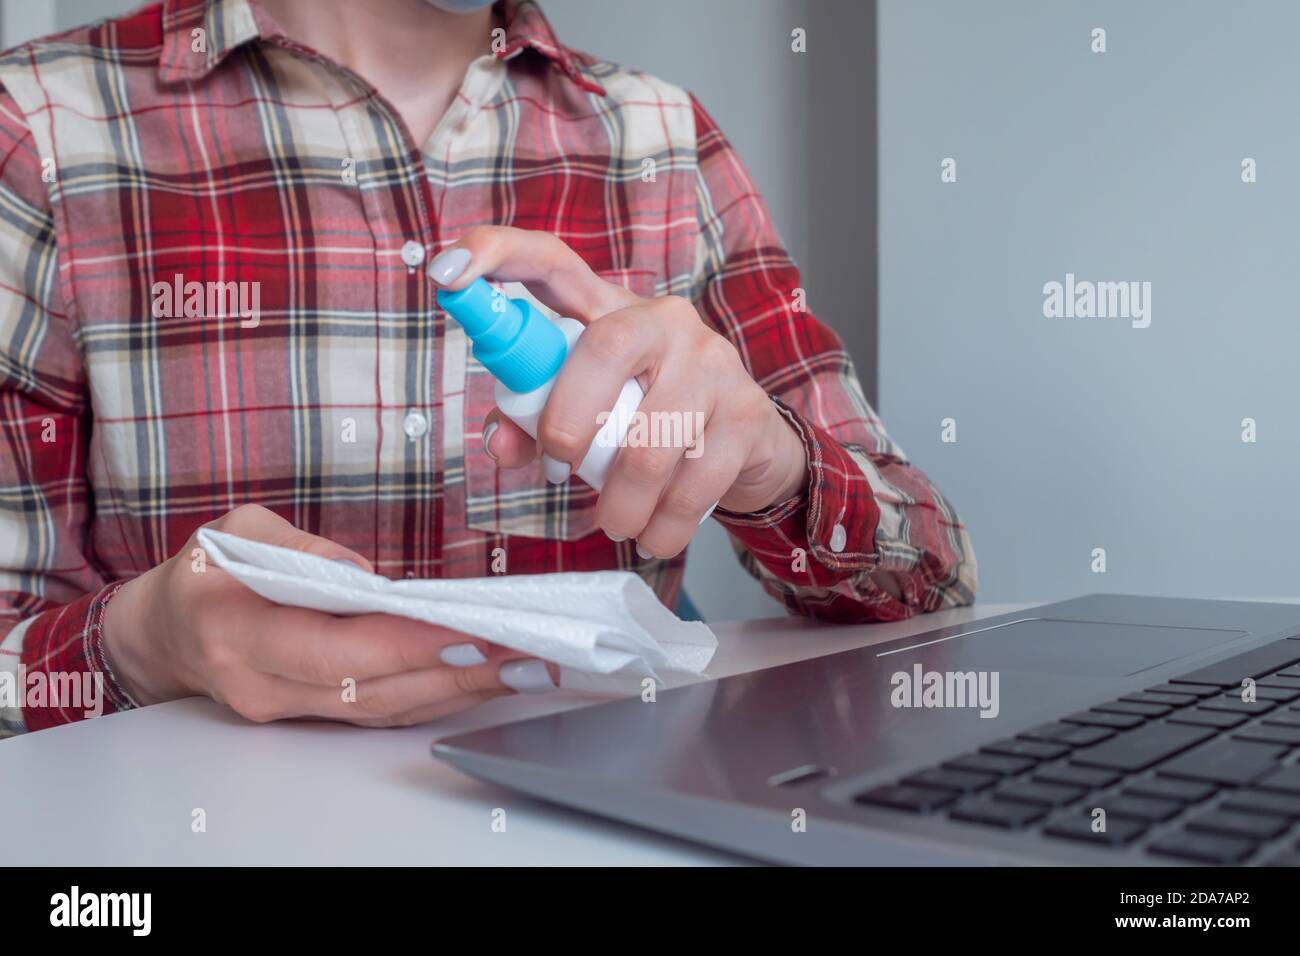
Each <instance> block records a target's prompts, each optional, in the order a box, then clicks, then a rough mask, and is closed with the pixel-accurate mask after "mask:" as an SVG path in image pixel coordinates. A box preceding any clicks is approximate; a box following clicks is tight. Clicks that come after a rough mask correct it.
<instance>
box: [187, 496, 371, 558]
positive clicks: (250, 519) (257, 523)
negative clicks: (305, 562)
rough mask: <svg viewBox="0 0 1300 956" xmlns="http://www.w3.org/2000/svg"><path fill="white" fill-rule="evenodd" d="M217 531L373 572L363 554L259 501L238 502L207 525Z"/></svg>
mask: <svg viewBox="0 0 1300 956" xmlns="http://www.w3.org/2000/svg"><path fill="white" fill-rule="evenodd" d="M207 527H209V528H214V529H216V530H217V531H227V532H229V533H231V534H236V535H239V536H240V537H241V538H247V539H249V540H250V541H261V542H263V543H264V544H274V545H277V546H278V547H281V548H290V549H292V550H294V551H305V552H307V553H308V554H314V555H317V556H319V557H322V558H329V559H330V560H333V561H347V562H349V563H351V564H355V565H357V566H358V567H360V568H362V569H363V570H365V571H367V572H369V573H371V574H373V573H374V571H375V567H374V565H373V564H371V563H370V561H369V560H367V559H366V558H365V557H363V556H362V555H360V554H358V553H357V552H356V551H353V550H352V549H351V548H345V547H343V545H341V544H336V543H335V542H333V541H330V540H329V539H328V538H322V537H320V536H319V535H315V534H308V533H307V532H306V531H300V530H299V529H297V528H295V527H294V526H293V525H291V524H290V523H289V522H288V521H286V520H285V519H284V518H282V517H280V516H279V515H278V514H276V513H275V512H274V511H271V510H270V509H269V508H263V507H262V506H261V505H241V506H239V507H238V508H235V509H234V510H233V511H229V512H227V513H226V514H224V515H222V516H221V517H220V518H218V519H217V520H216V521H213V522H211V523H210V524H208V525H207Z"/></svg>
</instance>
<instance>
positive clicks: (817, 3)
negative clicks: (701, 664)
mask: <svg viewBox="0 0 1300 956" xmlns="http://www.w3.org/2000/svg"><path fill="white" fill-rule="evenodd" d="M140 5H141V3H140V2H139V0H49V2H40V3H33V2H32V0H0V43H2V44H3V46H5V47H8V46H12V45H14V44H17V43H20V42H23V41H24V40H27V39H30V38H31V37H33V36H37V35H40V34H42V33H46V32H50V31H51V30H63V29H66V28H69V27H72V26H75V25H77V24H79V23H84V22H87V21H89V20H94V19H98V18H100V17H105V16H114V15H117V14H119V13H122V12H125V11H127V10H131V9H134V8H136V7H138V6H140ZM542 6H543V9H544V10H545V11H546V14H547V16H548V17H549V18H550V20H551V23H552V25H553V26H554V27H555V30H556V33H557V34H558V35H559V37H560V38H561V39H562V40H563V41H564V42H566V43H568V44H570V45H572V46H575V47H577V48H579V49H583V50H587V51H590V52H593V53H596V54H598V55H600V56H602V57H605V58H606V59H610V60H613V61H615V62H618V63H622V64H625V65H627V66H632V67H637V68H639V69H643V70H646V71H647V72H650V73H653V74H656V75H658V76H661V77H663V78H664V79H667V80H670V81H671V82H674V83H677V84H678V85H680V86H684V87H686V88H688V89H690V90H691V91H692V92H694V93H695V94H696V95H697V96H698V97H699V98H700V100H701V101H702V102H703V103H704V105H705V106H706V108H707V109H708V110H709V112H710V113H712V114H713V116H714V118H715V119H717V121H718V123H719V124H720V125H721V127H722V129H723V131H724V132H725V133H726V134H727V135H728V137H729V138H730V139H731V141H732V142H733V144H734V145H735V146H736V148H737V150H738V151H739V153H740V155H741V156H742V157H743V158H744V159H745V161H746V163H747V164H748V166H749V168H750V171H751V172H752V173H753V175H754V178H755V180H756V182H757V183H758V186H759V189H760V190H761V191H762V192H763V194H764V196H765V197H766V198H767V201H768V203H769V205H770V206H771V208H772V215H773V219H774V220H775V222H776V224H777V227H778V229H779V230H780V233H781V235H782V238H783V239H784V240H785V242H786V244H787V245H788V246H789V247H790V250H791V252H792V253H793V255H794V257H795V260H796V261H797V262H799V263H800V265H801V266H802V267H803V270H804V284H805V287H806V288H807V289H808V297H809V304H810V306H811V307H812V309H813V311H814V312H816V313H817V314H818V315H819V317H821V318H822V319H823V320H824V321H827V322H828V323H830V324H831V325H832V326H834V327H835V328H836V329H837V330H838V331H839V333H840V334H841V335H842V336H843V337H844V339H845V342H846V344H847V345H848V347H849V350H850V352H851V353H852V354H853V356H854V359H855V361H856V362H857V364H858V368H859V371H860V373H861V375H862V378H863V381H864V385H865V386H866V388H867V392H868V395H869V396H872V397H874V394H875V392H874V390H875V380H874V370H875V365H876V330H875V301H876V289H875V261H876V260H875V190H874V180H875V159H876V155H875V144H874V127H875V95H874V92H873V91H874V82H875V68H874V54H873V51H874V45H875V41H874V30H875V17H874V13H873V7H874V2H872V0H656V3H655V4H654V5H653V8H652V9H651V8H647V7H646V6H645V5H644V4H642V3H640V2H639V0H543V4H542ZM795 27H802V28H804V29H805V30H806V32H807V37H808V41H807V46H808V52H807V53H804V54H795V53H793V52H791V49H790V32H791V30H793V29H794V28H795ZM687 590H688V591H689V593H690V594H691V597H692V599H693V600H694V601H695V603H696V604H697V605H698V606H699V607H700V609H701V610H702V611H703V612H704V614H705V616H706V617H707V618H709V619H710V620H721V619H727V618H741V617H762V616H770V615H774V614H781V613H783V609H782V608H781V606H780V605H779V604H778V603H777V602H775V601H773V600H772V599H770V598H768V597H767V596H766V595H765V594H763V592H762V590H761V589H760V588H759V587H758V586H757V584H756V583H754V582H753V581H752V580H751V579H750V578H749V577H748V576H747V575H746V574H745V573H744V572H743V571H741V570H740V567H739V565H738V564H737V563H736V561H735V559H734V557H733V556H732V553H731V548H730V545H729V544H728V543H727V539H726V535H725V534H724V533H723V532H722V530H721V528H720V527H719V526H718V525H717V524H716V523H715V522H706V523H705V526H704V528H703V529H702V530H701V533H700V535H699V536H698V537H697V539H696V541H695V543H694V544H693V545H692V547H691V551H690V557H689V560H688V567H687Z"/></svg>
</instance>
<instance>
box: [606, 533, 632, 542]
mask: <svg viewBox="0 0 1300 956" xmlns="http://www.w3.org/2000/svg"><path fill="white" fill-rule="evenodd" d="M605 537H607V538H609V540H610V541H614V542H618V541H626V540H627V535H625V534H615V533H614V532H612V531H606V532H605Z"/></svg>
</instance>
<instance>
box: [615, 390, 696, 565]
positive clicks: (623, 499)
mask: <svg viewBox="0 0 1300 956" xmlns="http://www.w3.org/2000/svg"><path fill="white" fill-rule="evenodd" d="M712 413H713V399H712V397H711V396H709V395H707V394H700V389H699V386H698V384H697V383H695V382H694V381H693V380H691V379H689V378H687V377H685V376H682V375H678V374H675V373H674V374H672V375H665V376H663V377H661V378H660V379H659V381H657V382H656V383H655V384H654V387H652V388H651V389H650V392H649V393H648V394H647V395H646V397H645V399H644V400H643V401H642V402H641V405H640V407H639V408H638V409H637V414H636V421H635V423H634V427H633V428H631V429H629V431H628V434H627V436H626V438H625V442H624V445H623V447H622V448H620V449H619V451H618V456H617V457H616V458H615V459H614V464H613V466H612V467H611V468H610V471H609V475H608V476H607V477H606V478H605V484H604V487H603V488H602V489H601V493H600V498H599V499H597V502H596V522H597V524H599V525H600V527H602V528H604V529H605V531H606V533H607V534H609V535H610V537H612V538H615V539H616V540H617V539H622V538H636V539H637V540H638V543H639V542H640V539H641V536H642V532H643V530H644V529H645V528H646V526H647V525H648V524H649V523H650V518H651V516H652V515H653V514H654V512H655V510H656V508H657V507H658V505H659V499H660V497H662V495H663V494H664V491H665V490H666V489H667V488H668V486H669V483H670V482H671V481H672V479H673V475H674V474H675V472H676V471H677V470H678V469H679V468H680V463H681V462H682V460H683V458H682V456H683V455H684V454H685V453H686V449H687V447H688V446H690V445H691V444H693V443H694V442H696V441H697V439H701V438H703V433H704V430H705V427H706V423H707V422H708V419H709V416H710V415H712ZM708 504H711V502H709V503H706V505H705V507H706V508H707V507H708ZM701 513H703V511H701ZM643 556H644V555H643Z"/></svg>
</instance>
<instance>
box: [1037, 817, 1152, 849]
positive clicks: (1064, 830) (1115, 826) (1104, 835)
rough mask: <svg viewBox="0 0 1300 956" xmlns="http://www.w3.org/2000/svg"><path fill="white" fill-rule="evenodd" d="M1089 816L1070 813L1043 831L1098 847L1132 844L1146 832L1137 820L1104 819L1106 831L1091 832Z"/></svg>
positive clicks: (1091, 822) (1054, 821) (1144, 826)
mask: <svg viewBox="0 0 1300 956" xmlns="http://www.w3.org/2000/svg"><path fill="white" fill-rule="evenodd" d="M1092 827H1093V818H1092V815H1091V814H1084V813H1071V814H1068V815H1066V816H1063V817H1060V818H1059V819H1056V820H1053V821H1052V822H1051V823H1050V824H1048V826H1047V827H1046V828H1045V829H1044V830H1043V832H1044V833H1046V834H1047V835H1048V836H1054V837H1064V838H1065V839H1067V840H1079V841H1080V842H1083V843H1094V844H1097V845H1098V846H1123V845H1124V844H1126V843H1132V842H1133V841H1134V840H1136V839H1137V838H1138V837H1140V836H1141V835H1142V834H1143V833H1144V832H1145V831H1146V824H1144V823H1141V822H1139V821H1137V820H1112V819H1110V817H1109V816H1107V818H1106V829H1105V830H1103V831H1101V832H1100V833H1098V832H1096V831H1094V830H1093V828H1092Z"/></svg>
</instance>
